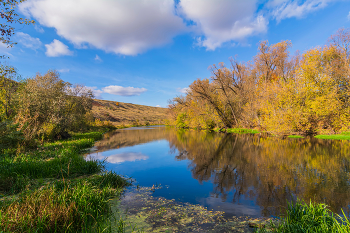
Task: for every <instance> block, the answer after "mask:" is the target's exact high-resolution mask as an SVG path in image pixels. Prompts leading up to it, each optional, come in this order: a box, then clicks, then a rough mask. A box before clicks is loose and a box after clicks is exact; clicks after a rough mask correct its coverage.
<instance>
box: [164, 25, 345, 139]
mask: <svg viewBox="0 0 350 233" xmlns="http://www.w3.org/2000/svg"><path fill="white" fill-rule="evenodd" d="M349 42H350V29H340V30H339V31H338V32H337V33H336V34H335V35H333V36H331V37H330V39H329V42H328V44H327V45H325V46H323V47H316V48H313V49H310V50H308V51H305V52H304V53H302V54H298V53H297V54H295V55H293V56H291V55H290V53H289V49H290V48H291V46H292V44H291V42H290V41H282V42H279V43H277V44H273V45H270V44H269V43H268V42H267V41H263V42H261V43H260V45H259V48H258V53H257V55H256V56H255V57H254V58H253V59H252V61H249V62H245V63H244V62H240V61H238V60H237V59H236V58H235V59H231V67H230V68H228V67H227V66H225V64H224V63H219V65H213V66H211V67H210V68H209V69H210V71H211V73H212V76H211V77H210V79H203V80H200V79H198V80H196V81H194V82H193V83H192V84H191V85H190V86H189V89H188V91H187V94H186V95H185V96H180V97H176V98H174V99H173V100H172V102H171V103H170V105H169V108H170V117H169V121H168V124H170V125H174V126H176V127H178V128H197V129H198V128H200V129H213V128H249V129H258V130H259V131H266V132H268V133H272V134H276V135H279V134H282V135H293V134H316V133H317V132H325V133H327V134H334V133H339V132H343V131H347V130H349V128H350V117H349V116H350V106H349V104H348V103H349V97H350V95H349V91H350V82H349V76H350V73H349V72H350V70H349V64H350V53H349V51H350V47H349V45H350V43H349Z"/></svg>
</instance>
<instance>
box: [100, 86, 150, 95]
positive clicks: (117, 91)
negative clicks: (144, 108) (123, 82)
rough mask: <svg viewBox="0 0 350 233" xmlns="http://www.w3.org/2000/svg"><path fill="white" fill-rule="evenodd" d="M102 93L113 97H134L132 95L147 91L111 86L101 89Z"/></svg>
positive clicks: (144, 89)
mask: <svg viewBox="0 0 350 233" xmlns="http://www.w3.org/2000/svg"><path fill="white" fill-rule="evenodd" d="M102 91H103V92H105V93H109V94H113V95H121V96H134V95H140V94H141V93H143V92H145V91H147V89H146V88H135V87H122V86H115V85H111V86H107V87H104V88H102Z"/></svg>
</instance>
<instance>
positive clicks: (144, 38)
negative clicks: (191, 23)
mask: <svg viewBox="0 0 350 233" xmlns="http://www.w3.org/2000/svg"><path fill="white" fill-rule="evenodd" d="M19 8H20V10H21V11H22V13H24V14H25V15H26V16H32V17H34V18H35V19H36V20H37V21H38V22H39V23H40V24H41V25H43V26H46V27H53V28H55V29H56V31H57V34H58V35H59V36H62V37H64V38H65V39H67V40H69V41H70V42H72V43H74V44H75V45H76V46H78V47H79V46H84V45H86V44H89V45H91V46H93V47H96V48H98V49H102V50H104V51H107V52H114V53H116V54H124V55H136V54H138V53H141V52H144V51H146V50H147V49H150V48H153V47H158V46H162V45H164V44H167V43H169V42H171V40H172V38H173V37H174V36H176V35H178V34H179V33H181V32H183V31H184V30H186V26H185V25H184V23H183V20H182V18H181V17H179V16H177V15H175V13H174V12H175V7H174V1H173V0H147V1H130V0H118V1H114V0H99V1H96V0H74V1H72V0H45V1H43V0H31V1H26V2H24V3H22V4H20V6H19Z"/></svg>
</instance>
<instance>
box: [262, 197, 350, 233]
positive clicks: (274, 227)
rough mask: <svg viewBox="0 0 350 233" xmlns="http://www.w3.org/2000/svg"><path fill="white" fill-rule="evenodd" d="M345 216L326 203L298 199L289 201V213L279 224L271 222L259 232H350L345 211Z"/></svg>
mask: <svg viewBox="0 0 350 233" xmlns="http://www.w3.org/2000/svg"><path fill="white" fill-rule="evenodd" d="M343 215H344V216H343V217H341V216H339V215H337V214H334V213H332V212H331V211H330V210H329V209H328V208H327V206H326V205H325V204H316V203H313V202H311V201H310V203H309V204H307V203H303V202H302V201H300V200H298V201H297V202H296V203H294V204H293V203H289V205H288V209H287V213H286V215H285V216H282V218H281V221H280V223H279V224H275V223H271V225H270V226H268V227H267V228H262V229H259V230H258V231H257V232H285V233H304V232H310V233H311V232H322V233H331V232H332V233H333V232H342V233H343V232H350V223H349V219H348V218H347V217H346V215H345V214H344V212H343Z"/></svg>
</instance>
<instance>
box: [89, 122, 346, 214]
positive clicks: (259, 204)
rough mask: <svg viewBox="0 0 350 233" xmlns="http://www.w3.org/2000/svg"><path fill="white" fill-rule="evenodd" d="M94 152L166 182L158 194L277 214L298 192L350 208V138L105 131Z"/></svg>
mask: <svg viewBox="0 0 350 233" xmlns="http://www.w3.org/2000/svg"><path fill="white" fill-rule="evenodd" d="M95 149H96V151H94V152H93V153H91V154H90V155H88V158H89V159H91V158H93V159H99V160H106V162H107V166H106V168H107V169H108V170H112V171H115V172H117V173H118V174H120V175H124V176H128V177H132V178H133V179H135V180H136V182H135V184H136V185H140V186H147V187H151V186H153V185H155V186H159V185H161V186H162V187H163V188H162V189H157V190H156V191H155V192H154V194H153V195H154V196H155V197H164V198H167V199H175V200H176V201H179V202H188V203H191V204H200V205H202V206H205V207H207V208H208V209H210V210H220V211H224V212H225V213H226V214H227V215H232V216H233V215H234V216H251V217H270V216H277V215H279V214H281V213H283V210H284V209H285V207H286V206H287V203H288V202H290V201H292V200H296V199H297V198H299V199H303V200H305V201H307V202H308V201H310V200H312V201H315V202H322V203H326V204H327V205H329V206H330V209H331V210H332V211H334V212H337V213H341V209H343V210H344V211H345V213H349V203H350V182H349V181H350V179H349V178H350V176H349V175H350V170H349V169H350V166H349V165H350V163H349V162H350V143H349V142H348V141H335V140H321V139H316V138H313V137H310V138H305V139H294V138H278V137H266V136H264V135H260V134H255V135H250V134H242V135H240V134H224V133H215V132H205V131H196V130H176V129H174V128H168V127H164V126H152V127H135V128H129V129H123V130H116V131H114V132H109V133H107V134H105V137H104V139H103V140H101V141H99V142H97V143H96V144H95Z"/></svg>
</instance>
